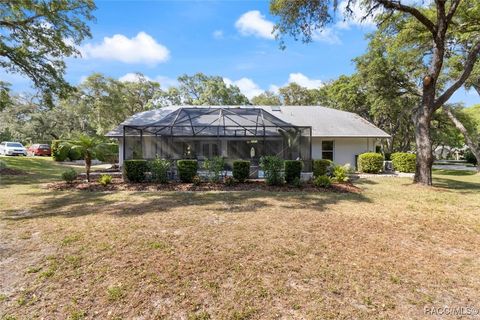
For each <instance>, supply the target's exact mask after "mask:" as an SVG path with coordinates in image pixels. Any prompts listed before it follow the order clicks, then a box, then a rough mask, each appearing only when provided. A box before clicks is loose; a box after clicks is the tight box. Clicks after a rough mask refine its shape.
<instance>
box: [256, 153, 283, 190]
mask: <svg viewBox="0 0 480 320" xmlns="http://www.w3.org/2000/svg"><path fill="white" fill-rule="evenodd" d="M260 167H261V168H262V170H263V171H264V172H265V182H266V183H267V184H268V185H281V184H283V176H282V169H283V160H282V159H281V158H279V157H277V156H263V157H261V158H260Z"/></svg>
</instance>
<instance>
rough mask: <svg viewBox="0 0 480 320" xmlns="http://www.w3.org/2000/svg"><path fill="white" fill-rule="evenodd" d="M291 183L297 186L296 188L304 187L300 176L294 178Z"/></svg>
mask: <svg viewBox="0 0 480 320" xmlns="http://www.w3.org/2000/svg"><path fill="white" fill-rule="evenodd" d="M290 184H291V185H292V186H294V187H296V188H301V187H303V182H302V180H301V179H300V178H299V177H295V179H293V181H292V183H290Z"/></svg>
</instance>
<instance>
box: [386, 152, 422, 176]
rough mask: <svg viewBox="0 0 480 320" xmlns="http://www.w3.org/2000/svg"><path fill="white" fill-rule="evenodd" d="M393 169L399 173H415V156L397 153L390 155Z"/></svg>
mask: <svg viewBox="0 0 480 320" xmlns="http://www.w3.org/2000/svg"><path fill="white" fill-rule="evenodd" d="M391 158H392V164H393V169H394V170H396V171H400V172H415V167H416V160H417V156H416V155H415V154H413V153H405V152H397V153H394V154H392V156H391Z"/></svg>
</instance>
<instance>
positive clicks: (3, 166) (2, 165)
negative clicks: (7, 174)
mask: <svg viewBox="0 0 480 320" xmlns="http://www.w3.org/2000/svg"><path fill="white" fill-rule="evenodd" d="M7 167H8V166H7V163H6V162H5V161H3V160H0V170H2V169H7Z"/></svg>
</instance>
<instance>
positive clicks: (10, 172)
mask: <svg viewBox="0 0 480 320" xmlns="http://www.w3.org/2000/svg"><path fill="white" fill-rule="evenodd" d="M26 174H27V173H26V172H25V171H22V170H18V169H12V168H3V169H0V175H2V176H23V175H26Z"/></svg>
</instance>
